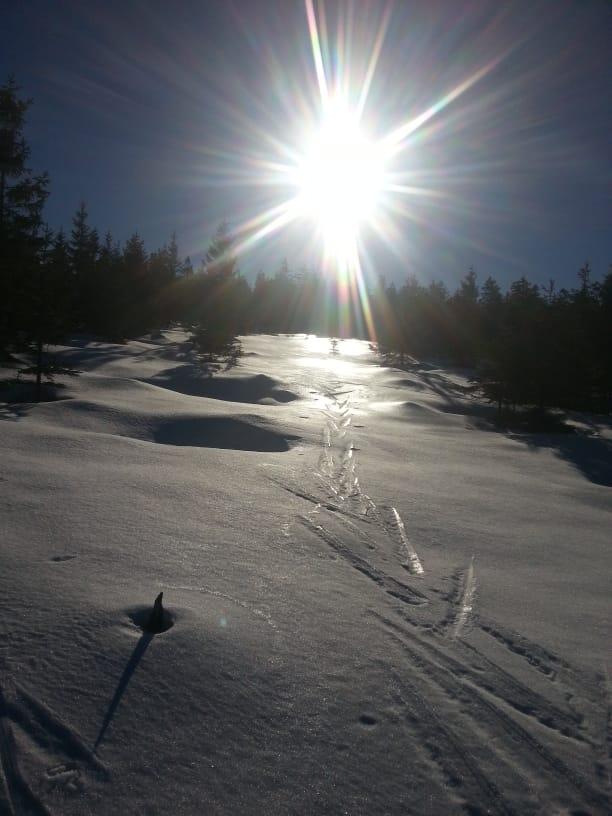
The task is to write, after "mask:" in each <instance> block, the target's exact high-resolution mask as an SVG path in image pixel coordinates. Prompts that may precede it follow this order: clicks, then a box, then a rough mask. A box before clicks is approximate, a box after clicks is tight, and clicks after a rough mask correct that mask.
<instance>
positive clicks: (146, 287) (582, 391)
mask: <svg viewBox="0 0 612 816" xmlns="http://www.w3.org/2000/svg"><path fill="white" fill-rule="evenodd" d="M29 104H30V101H29V100H24V99H22V98H20V95H19V88H18V86H17V85H16V84H15V81H14V80H13V79H9V81H8V82H7V83H6V84H5V85H4V86H2V87H0V358H4V360H5V362H11V361H13V362H14V361H15V360H17V359H19V360H23V358H24V353H26V354H25V356H26V357H27V356H28V355H29V359H30V360H31V365H25V366H24V367H23V368H22V369H21V370H22V371H25V372H28V373H33V374H35V375H36V379H37V382H38V385H39V387H40V383H41V380H42V377H43V376H45V375H47V376H51V377H52V376H53V375H54V373H60V372H61V371H62V369H61V367H59V366H58V365H57V364H55V363H54V361H53V359H52V357H50V356H49V355H48V354H47V353H46V349H47V347H48V346H49V345H50V344H53V343H57V342H59V341H61V340H63V339H65V338H66V337H68V336H70V335H72V334H75V333H89V334H93V335H95V336H97V337H99V338H103V339H107V340H110V341H113V342H123V341H125V340H127V339H129V338H132V337H138V336H142V335H143V334H146V333H151V332H156V331H160V330H161V329H163V328H166V327H168V326H170V325H172V324H181V325H183V326H184V327H186V328H187V329H188V330H189V331H190V332H191V337H192V340H193V343H194V348H195V350H196V351H197V352H198V353H199V354H200V355H201V357H202V358H203V359H204V360H205V361H209V362H210V361H211V360H212V359H213V358H214V357H215V356H217V357H218V356H221V357H223V356H225V357H226V358H231V357H232V356H235V355H236V354H237V353H239V342H238V336H239V335H242V334H247V333H252V332H287V333H291V332H308V333H311V332H314V333H316V334H320V335H329V336H335V337H340V336H352V337H361V338H364V339H369V340H371V341H372V342H375V343H376V344H377V348H378V350H379V352H380V353H381V355H383V357H384V358H385V359H387V360H390V361H392V362H393V363H394V364H397V365H400V366H401V365H408V364H410V363H411V361H413V360H414V359H420V360H423V359H429V360H435V361H437V362H438V363H440V364H447V365H455V366H462V367H466V368H470V369H472V370H474V371H475V372H477V373H478V377H479V380H480V382H481V384H482V387H483V388H484V391H485V393H486V394H487V396H488V397H489V398H490V399H491V401H494V402H495V403H496V404H497V405H498V407H499V409H500V410H502V409H503V408H504V407H508V406H514V405H533V406H537V407H539V408H547V407H552V406H556V407H562V408H578V409H584V410H598V411H603V412H609V411H610V410H612V271H610V272H608V274H607V275H606V276H605V277H604V279H603V280H602V281H599V282H597V281H593V280H592V277H591V270H590V268H589V265H588V263H586V264H585V265H584V266H583V267H582V269H580V271H579V273H578V274H579V278H578V285H577V286H576V287H575V288H573V289H560V290H558V291H557V290H556V289H555V286H554V283H553V282H550V284H549V285H548V286H546V287H541V286H538V285H536V284H533V283H530V282H529V281H528V280H527V279H526V278H525V277H521V278H520V279H519V280H517V281H515V282H513V283H512V284H511V285H510V287H509V289H508V290H507V291H506V292H502V290H501V289H500V287H499V285H498V284H497V283H496V281H495V280H494V279H493V278H492V277H488V278H487V279H486V280H485V281H484V282H483V283H482V285H481V286H479V285H478V280H477V277H476V274H475V272H474V270H469V272H468V273H467V274H466V275H465V276H464V278H463V279H462V280H461V282H460V284H459V287H458V289H457V290H456V291H455V292H453V293H450V292H449V291H448V289H447V288H446V286H445V285H444V284H443V283H442V282H433V283H430V284H429V285H425V284H423V283H421V282H420V281H419V280H418V279H417V278H416V277H414V276H409V277H408V278H407V279H406V281H405V283H404V284H403V285H401V286H399V287H398V286H396V285H395V284H393V283H392V284H389V285H387V284H386V283H385V281H384V278H382V277H381V278H380V279H379V280H378V281H377V283H376V285H374V286H370V287H369V290H368V291H367V293H366V296H365V297H364V296H363V295H361V296H359V295H357V293H356V291H355V288H354V287H351V285H350V282H349V283H348V284H346V283H344V284H341V283H339V282H338V281H336V280H334V279H330V277H329V276H326V275H323V274H322V273H320V272H317V271H311V270H310V271H309V270H301V271H292V270H291V269H290V268H289V265H288V263H287V262H286V261H285V262H283V264H281V267H280V268H279V269H278V270H277V271H276V272H275V273H273V274H272V275H267V274H265V273H264V272H260V273H259V274H258V275H257V277H256V279H255V281H254V283H253V285H251V284H250V283H249V282H248V281H247V280H246V279H245V278H244V277H243V276H242V275H241V274H240V273H239V270H238V265H237V257H236V252H235V249H234V247H235V243H234V239H233V237H232V235H231V232H230V230H229V229H228V227H227V225H225V224H222V225H220V226H219V228H218V230H217V233H216V234H215V236H214V237H213V239H212V240H211V242H210V245H209V247H208V250H207V252H206V254H205V256H204V258H203V259H202V261H201V263H200V264H199V266H198V267H197V268H196V269H194V268H193V266H192V263H191V261H190V259H189V258H181V257H180V254H179V249H178V245H177V241H176V237H175V236H172V237H171V238H170V239H169V240H168V242H167V243H165V244H164V245H163V246H162V247H161V248H159V249H157V250H155V251H153V252H148V251H147V249H146V247H145V245H144V242H143V241H142V239H141V238H140V236H139V235H138V233H134V234H133V235H132V236H131V237H130V238H129V239H128V240H127V241H126V242H125V243H124V244H123V245H122V246H121V245H120V244H119V243H117V242H116V241H114V240H113V237H112V235H111V234H110V233H106V234H105V235H104V236H102V237H101V236H100V233H99V232H98V230H97V229H96V228H95V227H94V226H92V225H91V224H90V223H89V217H88V212H87V207H86V205H85V204H84V203H82V204H81V205H80V206H79V207H78V209H77V211H76V212H75V214H74V217H73V219H72V226H71V229H70V231H69V233H68V234H66V233H65V232H64V231H63V230H59V231H53V230H51V229H50V228H49V227H48V226H47V225H46V224H45V222H44V219H43V211H44V205H45V201H46V199H47V196H48V195H49V178H48V176H47V175H46V174H39V175H35V174H33V173H32V172H31V171H30V170H29V169H28V158H29V148H28V145H27V143H26V140H25V138H24V135H23V128H24V119H25V115H26V112H27V109H28V106H29ZM63 371H64V372H65V369H63Z"/></svg>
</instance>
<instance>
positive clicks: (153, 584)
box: [0, 331, 612, 816]
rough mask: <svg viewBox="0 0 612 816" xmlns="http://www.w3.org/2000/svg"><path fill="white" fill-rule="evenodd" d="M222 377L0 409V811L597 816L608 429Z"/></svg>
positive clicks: (258, 344)
mask: <svg viewBox="0 0 612 816" xmlns="http://www.w3.org/2000/svg"><path fill="white" fill-rule="evenodd" d="M243 348H244V352H245V354H244V355H243V357H242V358H241V359H240V360H239V364H238V365H237V366H236V367H234V368H232V369H231V370H229V371H220V372H218V373H217V374H216V375H215V376H214V377H212V378H208V377H205V376H203V375H202V374H201V373H200V372H198V371H197V369H196V368H195V366H194V364H193V361H192V359H191V356H190V348H189V345H188V344H187V343H186V338H185V336H184V335H183V334H181V333H180V332H178V331H171V332H166V333H165V334H164V335H162V336H159V337H157V338H155V339H151V338H143V339H142V340H141V341H138V342H131V343H127V344H126V345H121V346H119V345H112V344H102V343H95V342H93V341H87V340H86V339H81V340H78V339H77V340H75V341H74V342H73V343H71V344H69V345H67V346H65V347H62V348H61V349H60V350H59V351H60V355H61V357H62V359H63V360H65V361H66V363H67V364H68V363H69V364H70V365H71V366H75V367H77V368H79V369H80V370H81V371H82V373H81V375H80V376H79V377H78V378H76V379H73V380H66V387H65V388H64V389H63V390H62V392H61V396H62V399H59V400H57V401H54V402H46V403H41V404H39V405H33V404H30V405H20V406H16V405H8V404H7V405H5V406H2V407H1V409H0V443H1V446H2V470H1V472H0V513H1V518H2V548H1V551H0V559H1V570H0V616H1V617H0V621H1V626H2V639H1V640H0V760H1V765H2V775H0V812H1V813H4V812H6V813H8V814H10V813H13V814H22V813H24V814H30V813H32V814H47V813H50V814H96V816H97V815H98V814H107V813H108V814H111V813H112V814H116V813H121V814H201V813H207V814H237V813H240V814H342V813H345V814H400V813H401V814H419V815H420V814H441V813H443V814H454V813H470V814H481V813H482V814H484V813H502V814H532V813H533V814H535V813H538V814H543V813H546V814H568V815H569V814H574V816H577V814H579V813H606V812H608V811H609V808H610V799H609V785H610V766H609V759H608V754H607V753H606V751H607V748H606V740H607V731H606V729H607V721H608V718H609V711H610V699H609V692H608V688H607V686H608V685H609V683H608V681H607V676H608V675H607V673H606V672H607V670H606V668H605V661H606V658H607V650H608V643H609V635H610V633H609V609H610V607H609V600H608V599H609V590H610V586H609V562H610V557H609V547H610V538H611V536H610V530H611V529H612V525H611V521H612V512H611V511H612V465H611V452H610V439H611V434H610V423H609V420H608V421H607V422H606V420H605V419H604V418H601V417H599V418H598V417H584V416H579V415H574V416H572V422H573V424H574V426H575V427H576V433H574V434H569V435H557V436H555V435H548V436H544V435H540V436H533V435H532V436H525V435H523V436H521V435H518V434H504V433H500V432H497V431H494V430H491V428H490V427H488V426H487V425H486V419H485V417H486V411H485V410H484V407H483V406H482V405H481V404H480V403H479V402H478V400H477V399H476V398H475V397H474V396H472V395H471V394H470V391H469V388H467V385H468V380H467V378H466V377H465V376H464V374H463V373H461V372H445V371H444V370H443V369H439V368H433V367H431V366H422V367H418V366H414V367H413V368H412V370H410V371H407V372H404V371H398V370H396V369H390V368H385V367H382V366H380V365H379V364H378V363H377V360H376V359H375V357H374V355H373V354H372V353H371V351H370V350H369V347H368V345H367V344H366V343H363V342H360V341H342V342H340V343H339V344H338V353H337V354H335V353H333V349H332V346H331V344H330V341H329V339H327V338H314V337H305V336H274V337H271V336H254V337H246V338H243ZM416 565H418V567H420V568H421V569H417V566H416ZM161 591H163V593H164V596H163V597H164V604H165V607H166V609H167V611H168V613H169V615H170V616H171V619H172V622H173V626H172V627H171V628H170V629H168V630H167V631H166V632H164V633H162V634H156V635H152V634H150V633H147V632H143V631H142V629H141V628H140V625H141V624H142V623H143V621H144V620H146V618H147V614H148V613H147V610H148V609H150V608H151V606H152V604H153V601H154V599H155V597H156V596H157V595H158V593H159V592H161Z"/></svg>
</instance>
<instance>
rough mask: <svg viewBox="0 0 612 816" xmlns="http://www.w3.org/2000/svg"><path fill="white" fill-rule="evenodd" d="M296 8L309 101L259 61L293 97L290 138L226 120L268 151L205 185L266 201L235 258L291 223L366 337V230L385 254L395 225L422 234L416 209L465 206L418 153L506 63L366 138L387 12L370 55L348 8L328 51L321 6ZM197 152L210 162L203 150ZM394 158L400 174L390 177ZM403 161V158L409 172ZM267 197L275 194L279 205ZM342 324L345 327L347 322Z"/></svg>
mask: <svg viewBox="0 0 612 816" xmlns="http://www.w3.org/2000/svg"><path fill="white" fill-rule="evenodd" d="M304 2H305V18H306V28H307V32H308V39H309V50H310V57H311V65H312V67H313V69H314V76H313V77H312V79H313V81H312V82H311V83H310V93H311V96H310V98H309V97H308V85H307V84H306V85H304V86H303V87H301V88H297V87H295V86H294V85H291V80H290V79H288V78H285V77H283V79H281V78H280V77H281V73H282V68H281V66H280V65H277V64H276V61H275V58H274V56H273V55H271V54H270V55H268V56H267V57H266V59H267V61H269V62H270V63H271V65H274V66H275V68H274V71H275V76H276V84H277V85H279V84H280V87H281V89H282V92H283V96H284V98H286V99H287V98H293V97H295V99H294V104H293V105H292V108H293V111H294V113H295V115H294V116H293V117H292V118H291V120H290V121H289V123H288V130H289V135H288V136H287V137H285V138H283V139H281V138H279V137H278V136H276V135H274V133H273V132H271V131H270V130H268V129H266V128H264V127H262V126H261V124H257V123H256V122H254V121H249V122H245V121H244V114H242V113H241V112H240V111H234V112H233V115H234V119H235V121H236V122H237V124H240V122H242V131H243V132H247V133H250V134H251V136H252V139H253V140H255V141H259V143H260V144H264V145H267V151H268V152H266V151H265V150H264V152H259V153H255V152H253V151H252V150H250V151H249V152H248V153H247V151H246V150H243V151H237V152H235V153H234V154H233V157H232V159H233V160H232V161H231V166H230V167H229V168H226V169H225V170H223V169H222V168H221V169H219V171H218V173H217V174H216V175H215V176H214V177H213V176H211V177H209V181H210V182H212V184H213V185H214V184H215V182H216V183H217V184H218V185H222V184H228V185H236V186H243V187H259V188H261V190H262V191H263V190H268V191H269V192H268V194H267V199H266V200H267V204H266V206H263V207H262V208H261V210H260V211H259V212H257V213H256V214H255V215H253V216H251V217H246V218H245V220H244V221H243V223H242V224H240V225H239V226H238V227H236V229H235V233H236V245H235V247H234V250H235V251H237V252H244V251H245V250H248V249H251V248H253V247H255V246H256V245H257V244H259V243H260V242H262V241H263V240H264V239H266V238H268V237H269V236H271V235H272V234H273V233H277V232H279V231H280V230H283V229H285V228H287V227H288V226H289V225H291V224H293V223H294V222H297V221H299V222H300V223H302V224H303V227H304V229H306V228H307V227H309V229H310V231H311V232H310V236H311V237H310V241H311V243H313V244H319V246H320V253H321V255H320V257H321V263H322V267H323V271H324V272H325V273H326V274H328V275H329V276H330V277H331V278H334V279H335V280H336V282H337V289H338V293H339V301H340V311H341V312H342V310H343V309H345V310H349V311H350V309H351V308H355V306H354V304H355V303H357V304H359V311H360V313H361V315H362V317H363V320H364V321H365V323H366V326H365V328H366V329H368V330H371V322H372V321H371V315H370V310H369V306H368V302H367V286H366V279H365V275H364V271H363V268H362V257H363V258H365V259H366V260H367V252H366V247H365V246H364V242H363V240H362V239H363V233H364V230H365V229H366V228H368V230H371V231H372V233H373V234H376V235H378V237H379V238H380V239H382V240H383V241H384V242H385V243H387V244H389V245H392V244H393V242H395V241H396V240H397V238H398V236H399V235H400V231H399V228H398V226H397V224H398V219H408V220H409V221H411V222H413V223H414V224H420V225H425V221H424V217H423V215H422V213H421V214H419V213H418V212H417V206H421V207H424V208H425V212H426V211H427V208H428V207H433V206H436V207H437V208H439V210H440V212H442V211H444V209H445V208H446V209H451V208H456V209H459V208H461V207H462V206H463V204H462V201H461V199H460V197H459V196H458V195H456V194H454V193H453V192H452V184H453V174H454V176H455V178H459V177H460V176H461V167H459V168H457V167H455V168H454V171H453V170H452V168H449V169H448V171H447V170H446V168H443V169H442V170H439V169H438V168H436V167H430V168H428V169H427V170H425V171H421V170H419V167H418V146H419V143H422V142H423V141H426V140H428V139H434V138H438V137H439V133H440V127H441V126H442V127H444V126H448V123H449V117H445V119H444V120H440V121H439V115H440V114H441V112H442V111H444V110H445V109H446V108H448V107H449V106H450V105H451V104H452V103H454V102H456V100H457V99H458V98H459V97H461V96H462V95H463V94H465V93H466V92H467V91H468V90H469V89H471V88H472V87H473V86H474V85H476V84H477V83H479V82H480V81H481V80H483V79H484V78H485V77H486V76H487V75H488V74H490V72H491V71H492V70H493V69H494V68H495V67H496V66H497V65H498V64H499V63H500V62H501V61H502V60H503V59H504V58H505V57H506V56H507V53H502V54H501V55H498V56H496V57H495V58H494V59H492V60H489V61H488V62H486V63H485V64H484V65H482V66H481V67H480V68H478V69H477V70H474V71H472V72H471V73H470V74H469V75H468V76H467V77H466V78H465V79H464V80H463V81H461V82H459V83H456V84H455V85H454V86H453V87H451V89H450V90H449V91H447V92H446V93H445V94H443V95H442V96H440V97H439V98H438V99H437V101H435V102H434V103H432V104H430V105H428V106H427V107H426V108H425V109H424V110H422V112H421V113H419V114H417V115H414V116H410V117H408V118H406V119H405V120H404V121H403V122H400V124H398V125H396V126H395V127H393V128H391V129H390V130H388V131H387V132H383V134H382V135H380V133H379V135H378V136H377V138H371V137H370V136H369V135H368V127H366V122H365V118H366V110H367V108H368V102H369V99H370V95H371V90H372V86H373V81H374V78H375V75H376V71H377V68H378V66H379V62H380V59H381V54H382V53H383V48H384V43H385V39H386V37H387V33H388V30H389V27H390V21H391V16H392V4H391V3H390V2H389V3H387V4H386V6H385V7H384V9H383V11H382V14H381V15H380V19H379V21H378V24H377V25H376V26H374V27H373V29H372V30H373V36H372V39H371V43H370V46H369V51H366V52H365V53H356V50H355V48H354V31H353V27H354V25H355V19H354V18H355V15H354V11H353V9H352V7H351V6H350V5H349V6H347V8H346V10H345V12H344V16H340V17H339V20H338V26H337V37H336V42H335V45H334V46H333V47H332V43H331V42H330V40H329V36H328V28H327V21H326V19H325V14H324V11H325V9H324V4H323V2H319V3H318V4H317V7H316V8H315V3H314V2H313V0H304ZM258 104H259V103H258ZM376 119H377V118H376V117H372V116H370V117H369V119H368V122H367V124H368V125H369V126H370V128H369V129H371V126H372V125H374V126H376V125H378V129H379V131H380V129H381V128H380V124H381V123H380V121H378V122H377V121H376ZM434 120H435V121H434ZM300 123H301V124H300ZM203 150H204V151H205V152H208V153H209V154H210V155H214V154H213V153H211V151H210V149H209V148H204V149H203ZM269 151H271V152H269ZM415 151H417V152H415ZM229 154H231V151H229V150H227V151H226V150H224V151H220V152H219V153H217V155H218V156H219V157H220V158H224V159H227V157H228V155H229ZM400 155H401V156H402V161H403V164H404V166H403V168H402V169H401V170H398V167H397V162H398V157H399V156H400ZM415 156H416V158H415ZM404 157H408V165H409V169H407V168H406V160H405V159H404ZM221 164H227V162H223V161H221ZM447 182H448V184H450V188H449V187H448V184H447ZM445 187H446V189H445ZM270 191H277V192H278V197H277V202H274V201H273V199H272V198H271V192H270ZM392 249H393V247H392ZM351 304H353V306H351ZM345 317H346V318H347V319H346V323H347V325H348V324H349V322H350V321H349V319H348V314H347V315H345ZM340 322H341V323H342V320H341V321H340Z"/></svg>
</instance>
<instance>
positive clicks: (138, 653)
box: [94, 632, 154, 751]
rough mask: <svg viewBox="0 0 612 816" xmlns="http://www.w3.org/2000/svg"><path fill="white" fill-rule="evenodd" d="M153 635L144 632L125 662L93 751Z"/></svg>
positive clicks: (100, 739)
mask: <svg viewBox="0 0 612 816" xmlns="http://www.w3.org/2000/svg"><path fill="white" fill-rule="evenodd" d="M153 637H154V635H153V633H152V632H144V633H143V634H142V636H141V638H140V640H139V641H138V643H137V644H136V648H135V649H134V651H133V652H132V655H131V657H130V659H129V660H128V662H127V665H126V667H125V669H124V670H123V674H122V675H121V678H120V680H119V683H118V684H117V688H116V689H115V693H114V695H113V699H112V700H111V702H110V705H109V707H108V710H107V712H106V714H105V715H104V720H103V721H102V726H101V727H100V733H99V734H98V736H97V738H96V742H95V744H94V751H97V750H98V746H99V745H100V743H101V742H102V740H103V739H104V735H105V734H106V731H107V729H108V726H109V725H110V724H111V721H112V719H113V716H114V714H115V711H116V710H117V706H118V705H119V703H120V702H121V698H122V697H123V695H124V693H125V690H126V689H127V687H128V684H129V682H130V679H131V677H132V675H133V674H134V672H135V671H136V669H137V667H138V664H139V663H140V661H141V660H142V658H143V657H144V653H145V652H146V651H147V648H148V647H149V643H150V642H151V640H152V639H153Z"/></svg>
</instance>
